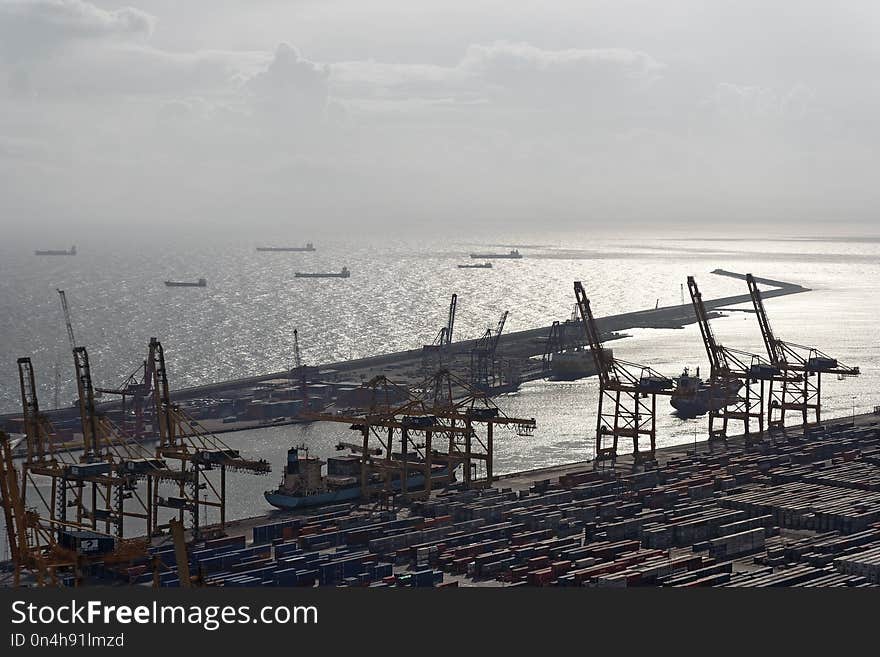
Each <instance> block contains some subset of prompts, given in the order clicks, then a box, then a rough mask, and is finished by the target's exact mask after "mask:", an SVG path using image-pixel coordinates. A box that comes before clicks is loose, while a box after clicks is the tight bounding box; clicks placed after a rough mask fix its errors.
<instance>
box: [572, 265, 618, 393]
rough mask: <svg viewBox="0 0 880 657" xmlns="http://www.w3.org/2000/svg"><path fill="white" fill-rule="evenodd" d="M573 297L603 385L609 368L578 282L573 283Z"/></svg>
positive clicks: (585, 296) (597, 331)
mask: <svg viewBox="0 0 880 657" xmlns="http://www.w3.org/2000/svg"><path fill="white" fill-rule="evenodd" d="M574 296H575V299H577V307H578V311H579V312H580V315H581V320H582V321H583V323H584V330H585V331H586V333H587V342H588V343H589V345H590V353H591V354H592V355H593V362H594V363H595V364H596V372H598V374H599V379H600V381H601V382H602V383H603V384H607V383H609V382H610V381H611V368H610V367H609V364H608V363H607V362H606V361H605V354H604V352H603V349H602V338H601V337H600V334H599V329H598V327H597V326H596V319H595V318H594V317H593V311H592V310H591V309H590V300H589V299H588V298H587V293H586V292H585V291H584V286H583V285H582V284H581V282H580V281H575V282H574Z"/></svg>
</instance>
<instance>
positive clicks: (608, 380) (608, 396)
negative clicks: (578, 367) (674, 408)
mask: <svg viewBox="0 0 880 657" xmlns="http://www.w3.org/2000/svg"><path fill="white" fill-rule="evenodd" d="M574 293H575V299H576V301H577V307H578V311H579V313H580V316H581V320H582V321H583V324H584V329H585V332H586V334H587V342H588V344H589V346H590V353H591V354H592V356H593V362H594V363H595V365H596V372H597V373H598V375H599V410H598V414H597V419H596V450H595V460H596V463H599V462H601V461H604V460H612V461H613V460H614V459H616V458H617V445H618V442H619V439H620V438H629V439H631V440H632V442H633V457H634V465H638V464H640V463H644V462H646V461H652V460H653V459H654V454H655V451H656V435H657V434H656V414H657V395H669V394H672V389H673V387H674V383H673V381H672V379H670V378H669V377H666V376H663V375H662V374H659V373H658V372H656V371H654V370H653V369H652V368H650V367H647V366H645V365H639V364H636V363H629V362H627V361H624V360H620V359H618V358H615V357H613V356H611V355H609V352H608V351H606V350H605V349H603V347H602V337H601V334H600V333H599V328H598V325H597V324H596V319H595V317H594V316H593V311H592V308H591V307H590V300H589V298H587V294H586V292H585V291H584V287H583V285H582V284H581V282H580V281H575V283H574ZM609 406H610V407H611V408H613V411H609V410H608V409H609ZM605 436H610V437H611V439H612V445H611V447H605V445H604V444H603V443H604V438H605ZM640 437H646V438H647V439H648V440H649V442H650V449H649V450H645V451H639V438H640Z"/></svg>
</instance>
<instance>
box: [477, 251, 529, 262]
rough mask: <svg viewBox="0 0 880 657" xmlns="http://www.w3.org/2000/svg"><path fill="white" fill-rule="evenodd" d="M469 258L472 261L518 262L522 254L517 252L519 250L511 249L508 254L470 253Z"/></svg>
mask: <svg viewBox="0 0 880 657" xmlns="http://www.w3.org/2000/svg"><path fill="white" fill-rule="evenodd" d="M471 258H473V259H474V260H487V259H490V258H491V259H493V260H519V259H520V258H522V254H521V253H520V252H519V249H512V250H511V251H509V252H508V253H471Z"/></svg>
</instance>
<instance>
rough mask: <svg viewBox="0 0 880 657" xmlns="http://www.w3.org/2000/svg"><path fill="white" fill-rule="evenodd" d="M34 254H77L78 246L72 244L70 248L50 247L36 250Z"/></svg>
mask: <svg viewBox="0 0 880 657" xmlns="http://www.w3.org/2000/svg"><path fill="white" fill-rule="evenodd" d="M34 255H38V256H75V255H76V246H71V247H70V248H69V249H48V250H45V251H34Z"/></svg>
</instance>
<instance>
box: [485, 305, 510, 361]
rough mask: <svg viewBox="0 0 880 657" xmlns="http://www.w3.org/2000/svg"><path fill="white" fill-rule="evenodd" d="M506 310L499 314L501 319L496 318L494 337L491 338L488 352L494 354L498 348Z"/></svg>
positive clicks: (505, 319)
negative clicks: (496, 324)
mask: <svg viewBox="0 0 880 657" xmlns="http://www.w3.org/2000/svg"><path fill="white" fill-rule="evenodd" d="M508 312H509V311H507V310H505V311H504V314H503V315H501V319H499V320H498V326H497V328H496V329H495V338H494V339H493V340H492V346H491V347H490V351H489V353H491V354H494V353H495V351H496V350H497V349H498V342H499V341H500V340H501V333H502V331H504V324H505V323H507V315H508Z"/></svg>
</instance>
